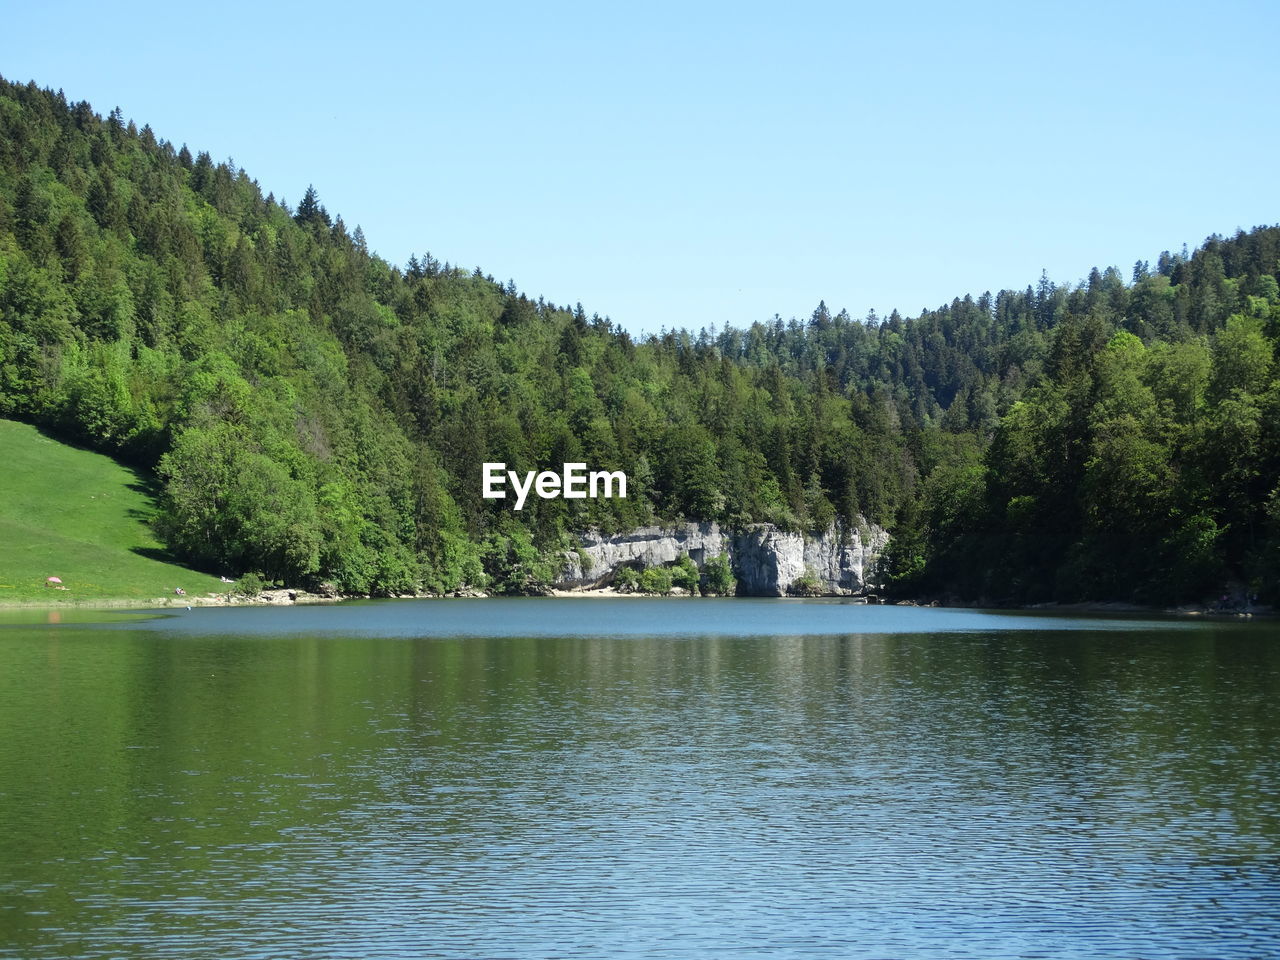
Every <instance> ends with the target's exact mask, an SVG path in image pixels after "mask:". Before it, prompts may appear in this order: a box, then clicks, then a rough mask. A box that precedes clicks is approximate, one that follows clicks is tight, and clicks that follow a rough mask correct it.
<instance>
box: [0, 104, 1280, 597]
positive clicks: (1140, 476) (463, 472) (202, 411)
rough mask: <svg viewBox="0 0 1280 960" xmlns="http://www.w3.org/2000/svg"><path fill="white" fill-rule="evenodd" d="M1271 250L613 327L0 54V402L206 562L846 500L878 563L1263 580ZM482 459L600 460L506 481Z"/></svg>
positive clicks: (316, 574) (1080, 592)
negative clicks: (93, 466) (996, 286)
mask: <svg viewBox="0 0 1280 960" xmlns="http://www.w3.org/2000/svg"><path fill="white" fill-rule="evenodd" d="M1278 272H1280V228H1278V227H1258V228H1255V229H1254V230H1252V231H1250V232H1248V233H1244V232H1240V233H1237V234H1236V235H1235V236H1234V237H1230V238H1223V237H1218V236H1214V237H1211V238H1209V239H1208V240H1207V241H1206V242H1205V243H1204V245H1203V246H1201V247H1200V248H1199V249H1197V250H1195V251H1194V252H1188V251H1187V250H1186V249H1185V248H1184V249H1183V250H1182V252H1181V253H1175V254H1170V253H1167V252H1166V253H1163V254H1161V255H1160V256H1159V257H1158V258H1157V259H1156V261H1155V263H1154V265H1151V264H1149V263H1147V262H1139V263H1137V264H1135V265H1134V266H1133V268H1132V273H1131V274H1129V275H1128V276H1126V275H1124V274H1121V273H1120V272H1119V271H1118V270H1116V269H1114V268H1109V269H1106V270H1102V271H1099V270H1097V269H1095V270H1093V271H1092V272H1091V273H1090V274H1089V275H1088V278H1087V280H1085V281H1083V282H1081V283H1079V284H1073V285H1057V284H1055V283H1053V282H1051V281H1050V280H1049V278H1048V277H1046V276H1041V278H1040V280H1039V282H1038V283H1036V284H1033V285H1031V286H1028V287H1027V288H1026V289H1025V290H1004V291H1000V292H999V293H997V294H994V295H993V294H990V293H984V294H983V295H982V296H980V297H977V298H973V297H969V296H966V297H963V298H960V299H956V300H954V301H952V302H951V303H950V304H947V305H945V306H942V307H939V308H938V309H937V310H932V311H927V312H925V313H923V314H921V315H920V316H918V317H913V318H904V317H902V316H900V315H899V314H898V313H897V312H894V313H892V314H891V315H889V316H887V317H883V318H880V317H876V316H875V315H874V314H873V315H871V316H868V317H866V318H865V319H854V318H852V317H850V316H849V315H848V314H847V313H845V312H843V311H841V312H838V313H832V312H831V311H830V310H828V308H827V307H826V305H825V304H823V303H819V305H818V306H817V308H816V309H815V310H814V311H813V313H812V315H811V316H809V317H807V318H804V319H803V320H796V319H792V320H790V321H786V322H784V321H783V320H781V319H780V318H777V317H775V318H774V319H773V320H772V321H771V322H767V323H753V324H751V325H750V326H745V327H743V328H731V329H726V330H722V331H716V330H714V329H712V330H699V331H697V332H691V331H687V330H676V331H673V332H663V333H662V334H660V335H654V336H648V337H645V338H635V337H632V336H631V335H629V334H628V333H627V332H626V331H624V330H622V329H621V328H619V327H618V326H616V325H614V324H613V323H611V322H610V321H609V320H608V318H602V317H600V316H599V315H596V314H591V315H588V314H587V313H586V311H585V310H584V309H583V308H582V306H581V305H575V306H572V307H570V306H565V305H557V304H552V303H547V302H545V301H544V300H543V299H542V298H536V299H535V298H532V297H530V296H528V295H526V294H525V293H522V292H521V291H519V290H518V289H517V288H516V285H515V284H514V283H513V282H506V283H503V282H501V281H498V280H495V279H494V278H493V277H491V276H487V275H485V274H484V273H483V271H482V270H480V269H479V268H476V269H474V270H472V269H464V268H461V267H459V266H457V265H451V264H449V263H441V262H439V261H438V260H437V259H435V258H434V257H432V256H430V255H429V254H422V255H419V256H414V257H412V258H410V260H409V262H408V263H407V264H405V265H404V266H402V267H401V266H396V265H392V264H389V263H387V262H385V261H384V260H382V259H380V258H379V257H377V256H375V255H373V254H372V253H371V252H370V250H369V247H368V244H367V241H366V238H365V237H364V235H363V233H362V231H361V230H360V229H359V228H358V227H356V228H354V229H351V228H349V227H348V225H347V224H346V223H345V222H344V220H343V218H342V217H340V216H332V215H330V213H329V212H328V211H327V210H326V209H325V207H324V206H323V205H322V204H321V202H320V199H319V197H318V196H317V193H316V191H315V190H314V189H310V188H308V189H307V190H306V192H305V194H304V195H303V196H302V198H301V200H299V201H298V203H297V205H296V207H291V206H290V205H288V204H287V203H285V202H284V201H283V200H278V199H276V198H275V196H274V195H272V194H271V193H266V194H264V193H263V190H262V189H261V188H260V187H259V185H258V184H257V182H256V181H254V180H253V179H251V178H250V176H249V174H248V173H246V172H245V171H244V170H242V169H240V168H238V167H237V166H235V165H234V164H233V163H232V162H229V161H228V162H216V161H214V160H213V159H212V158H211V157H210V155H209V154H208V153H203V152H201V153H197V154H192V153H191V151H190V150H188V149H187V147H186V146H181V147H177V148H175V147H174V145H173V144H171V143H168V142H166V141H164V140H163V139H160V138H158V137H157V136H156V134H155V133H154V132H153V131H152V130H151V129H150V127H148V126H143V127H141V128H140V129H139V128H137V127H136V126H135V124H134V123H132V122H129V121H126V120H125V119H124V118H123V116H122V115H121V112H120V111H119V110H118V109H117V110H116V111H114V112H112V113H111V114H110V115H108V116H107V117H106V118H103V117H101V116H100V115H98V114H96V113H95V112H94V111H93V109H92V108H91V107H90V106H89V104H87V103H84V102H79V103H76V102H71V101H68V100H67V99H66V98H65V96H64V95H63V94H62V93H61V92H56V93H55V92H52V91H48V90H41V89H39V88H37V87H36V86H35V85H34V84H27V85H22V84H14V83H9V82H5V81H2V80H0V416H4V417H11V418H17V419H22V420H27V421H30V422H34V423H37V424H39V425H41V426H42V427H44V428H45V429H47V430H50V431H51V432H54V433H56V434H58V435H60V436H63V437H65V438H67V439H70V440H72V441H74V442H77V443H81V444H84V445H87V446H90V447H93V448H95V449H99V450H103V451H106V452H109V453H112V454H113V455H115V456H118V457H120V458H122V459H125V460H127V461H129V462H131V463H133V464H135V465H137V466H138V467H140V468H142V469H144V470H146V471H148V472H150V473H151V474H152V475H154V476H155V477H156V479H157V484H158V489H159V490H160V499H161V503H162V519H161V530H160V532H161V534H162V536H163V538H164V540H165V542H166V543H167V544H168V546H169V548H170V549H171V550H172V551H173V553H174V554H175V555H177V556H180V557H183V558H186V559H188V560H189V561H191V562H193V563H195V564H197V565H200V566H202V567H205V568H208V569H210V570H212V571H214V572H224V573H230V574H232V575H235V576H238V575H240V574H242V573H245V572H249V571H253V572H257V573H261V574H263V575H264V576H266V577H267V578H270V579H280V580H284V581H286V582H289V583H297V584H308V583H316V582H319V581H326V580H327V581H331V582H334V583H336V584H338V585H339V586H340V587H341V588H342V589H344V590H347V591H352V592H371V593H401V592H408V591H413V590H430V591H446V590H452V589H457V588H459V587H462V586H465V585H473V586H484V587H486V588H488V589H491V590H498V591H510V592H521V591H527V590H531V589H537V588H538V586H539V585H540V584H542V583H544V582H545V581H546V580H547V579H548V578H549V577H550V576H551V575H552V572H553V570H554V563H555V557H556V555H557V552H558V551H560V550H563V549H564V548H565V547H566V546H568V545H570V544H571V542H572V540H571V537H572V534H573V533H574V532H575V531H578V530H582V529H585V528H587V527H599V528H602V529H605V530H618V529H623V528H627V527H631V526H635V525H639V524H645V523H650V522H659V521H673V520H678V519H698V520H717V521H719V522H721V523H724V524H729V525H743V524H748V523H753V522H770V523H774V524H777V525H779V526H781V527H784V528H788V529H794V530H803V529H826V528H829V527H830V526H831V525H832V524H838V525H840V526H842V527H843V528H844V529H851V528H853V527H854V526H855V525H856V524H858V523H861V522H863V520H864V519H865V520H869V521H872V522H876V523H880V524H882V525H884V526H886V527H888V528H889V529H890V531H891V532H892V533H893V534H894V538H895V539H894V542H893V544H892V547H891V551H890V554H889V556H888V557H887V558H886V560H885V570H884V576H885V577H886V578H887V580H888V582H889V584H890V587H891V589H893V590H895V591H897V592H899V593H900V594H903V595H916V596H936V597H943V598H956V599H970V600H984V601H987V602H1035V601H1044V600H1053V599H1056V600H1064V601H1067V600H1078V599H1124V600H1140V601H1147V602H1168V601H1176V600H1182V599H1194V598H1199V597H1202V596H1205V595H1206V594H1216V593H1218V592H1219V591H1222V590H1225V589H1228V587H1229V585H1230V586H1231V587H1234V588H1235V589H1242V590H1249V591H1254V592H1259V593H1261V594H1263V595H1264V596H1267V597H1269V598H1272V599H1275V598H1276V597H1277V588H1278V587H1277V585H1278V584H1280V486H1278V484H1280V426H1278V425H1280V380H1277V369H1276V358H1275V344H1276V340H1277V337H1278V336H1280V287H1278V285H1277V275H1278ZM1126 273H1128V271H1126ZM654 282H655V283H660V282H661V278H655V279H654ZM658 319H660V318H658ZM485 461H505V462H507V463H508V464H509V465H511V466H512V467H513V468H515V469H519V470H529V469H535V468H542V467H544V466H547V465H559V464H561V463H564V462H571V461H582V462H586V463H588V464H590V465H591V466H592V468H593V469H594V468H599V469H611V470H612V469H621V470H625V471H626V472H627V474H628V476H629V480H630V482H629V489H628V494H629V495H628V497H627V498H626V499H611V500H605V499H599V500H572V501H570V500H541V499H536V498H531V500H530V502H529V504H528V505H527V506H526V508H525V509H524V510H523V511H522V512H520V513H516V512H514V511H512V510H511V508H510V505H509V503H508V502H505V501H489V500H484V499H482V498H481V484H480V464H481V463H483V462H485Z"/></svg>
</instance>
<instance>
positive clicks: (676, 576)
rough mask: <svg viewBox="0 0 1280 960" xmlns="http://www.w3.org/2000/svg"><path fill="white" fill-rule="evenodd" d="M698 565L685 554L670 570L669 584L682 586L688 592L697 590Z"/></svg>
mask: <svg viewBox="0 0 1280 960" xmlns="http://www.w3.org/2000/svg"><path fill="white" fill-rule="evenodd" d="M698 579H699V578H698V565H697V564H696V563H694V562H693V560H692V559H690V557H689V555H688V554H685V555H684V556H683V557H681V558H680V559H679V560H677V561H676V565H675V567H674V568H673V569H672V570H671V585H672V586H673V587H683V588H684V589H685V590H688V591H689V592H690V593H697V592H698Z"/></svg>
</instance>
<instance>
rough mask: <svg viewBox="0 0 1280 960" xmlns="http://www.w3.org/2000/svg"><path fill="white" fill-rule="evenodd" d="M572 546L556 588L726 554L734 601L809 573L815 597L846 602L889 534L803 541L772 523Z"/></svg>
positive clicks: (702, 526) (678, 529)
mask: <svg viewBox="0 0 1280 960" xmlns="http://www.w3.org/2000/svg"><path fill="white" fill-rule="evenodd" d="M579 540H580V545H579V548H578V550H576V551H570V552H568V553H566V554H565V566H564V569H563V570H562V571H561V573H560V577H559V579H558V581H557V582H556V586H557V587H560V588H561V589H573V588H575V587H576V588H582V587H600V586H606V585H607V584H609V583H610V582H612V580H613V578H614V575H615V574H616V573H617V571H618V570H619V568H621V567H624V566H631V567H635V568H636V569H643V568H644V567H653V566H661V565H663V564H667V563H672V562H673V561H675V560H677V559H679V558H680V556H681V555H683V554H686V553H687V554H688V555H689V557H690V558H691V559H692V560H693V562H694V563H696V564H697V565H698V567H699V568H701V567H702V566H703V564H705V563H706V561H707V560H709V559H711V558H712V557H717V556H719V555H720V554H722V553H728V555H729V561H730V563H731V564H732V566H733V575H734V576H735V577H737V578H738V592H739V593H740V594H745V595H747V596H753V597H783V596H786V595H787V594H788V592H790V591H791V589H792V587H793V585H796V584H797V581H802V580H803V578H805V577H806V574H808V575H811V576H812V577H813V578H814V581H815V583H814V584H813V586H814V587H815V588H816V591H817V592H820V593H824V594H833V595H838V596H847V595H849V594H854V593H862V592H864V591H866V590H867V589H868V587H869V586H870V585H869V584H868V583H867V577H868V576H869V575H870V574H871V570H872V566H873V564H874V562H875V560H876V558H877V557H879V556H880V554H881V553H883V552H884V548H885V545H886V544H887V543H888V542H889V534H888V533H886V532H885V531H884V530H883V529H881V528H880V527H877V526H875V525H874V524H868V525H860V526H859V527H858V528H856V529H843V530H842V529H840V528H838V527H832V528H831V529H829V530H826V531H825V532H823V533H821V534H808V535H803V534H799V533H787V532H785V531H782V530H779V529H778V528H777V527H775V526H772V525H771V524H757V525H754V526H751V527H747V528H746V529H743V530H733V531H731V530H722V529H721V528H720V526H719V524H715V523H686V524H680V525H678V526H673V527H637V528H636V529H634V530H629V531H627V532H626V533H619V534H614V535H611V536H606V535H603V534H600V533H598V532H595V531H590V532H588V533H585V534H583V535H582V536H581V537H580V538H579Z"/></svg>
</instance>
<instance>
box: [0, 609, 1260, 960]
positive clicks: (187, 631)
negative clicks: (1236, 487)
mask: <svg viewBox="0 0 1280 960" xmlns="http://www.w3.org/2000/svg"><path fill="white" fill-rule="evenodd" d="M1278 639H1280V636H1277V631H1276V628H1275V627H1274V626H1273V625H1270V624H1258V623H1234V622H1232V623H1195V622H1186V621H1167V620H1163V619H1159V618H1151V617H1110V618H1106V619H1102V620H1100V619H1096V618H1088V617H1065V616H1063V617H1043V616H1034V615H1023V614H1000V615H989V614H983V613H979V612H974V611H947V610H922V609H912V608H882V607H867V606H857V605H852V604H847V603H839V602H791V601H723V602H713V601H688V600H683V601H682V600H670V601H645V600H619V601H607V600H565V601H553V600H533V601H497V600H495V601H457V602H438V601H431V602H422V603H417V602H387V603H366V604H356V605H342V606H339V607H321V608H287V609H262V608H242V609H228V610H222V609H204V610H201V609H197V610H193V611H190V612H186V611H178V612H177V614H176V615H173V614H172V613H166V615H165V616H160V617H155V618H153V619H149V620H143V621H137V622H120V621H117V622H114V623H110V624H103V625H89V624H81V623H60V624H43V625H36V624H10V625H6V626H0V724H2V726H0V729H3V731H4V736H3V738H0V956H5V957H15V958H16V957H22V958H54V957H58V958H70V957H75V958H81V957H83V958H88V957H116V956H147V957H159V958H187V957H232V956H234V957H262V958H265V957H299V958H310V957H315V958H321V957H326V958H327V957H333V956H347V957H362V958H363V957H401V956H412V957H450V958H472V957H498V958H505V957H511V958H524V957H530V958H534V957H614V956H617V957H673V958H674V957H682V958H687V957H704V956H705V957H715V956H723V957H770V958H777V957H788V958H789V957H821V956H829V957H886V956H899V957H908V956H932V957H938V956H946V957H968V956H973V957H999V956H1045V957H1097V956H1117V957H1121V956H1123V957H1143V956H1149V957H1205V956H1212V957H1220V958H1229V957H1257V956H1265V955H1276V954H1278V953H1280V749H1278V748H1280V718H1278V717H1277V710H1276V706H1275V705H1276V703H1277V700H1278V695H1280V646H1277V640H1278Z"/></svg>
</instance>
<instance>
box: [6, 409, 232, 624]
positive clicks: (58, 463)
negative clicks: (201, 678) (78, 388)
mask: <svg viewBox="0 0 1280 960" xmlns="http://www.w3.org/2000/svg"><path fill="white" fill-rule="evenodd" d="M155 509H156V508H155V503H154V500H153V498H152V496H151V494H150V492H149V490H148V478H147V477H146V476H145V475H144V474H140V473H138V472H136V471H134V470H131V469H130V468H128V467H126V466H124V465H123V464H120V463H117V462H116V461H115V460H112V459H111V458H110V457H105V456H103V455H101V454H98V453H91V452H89V451H87V450H81V449H78V448H76V447H71V446H68V445H66V444H64V443H59V442H58V441H57V440H53V439H51V438H49V437H47V436H45V435H44V434H42V433H41V432H40V431H39V430H37V429H36V428H35V427H32V426H29V425H28V424H24V423H16V422H14V421H11V420H0V604H6V603H33V602H34V603H50V604H64V603H86V602H88V603H92V602H95V601H109V600H131V601H147V600H153V599H160V598H164V597H174V596H175V594H174V590H175V588H176V587H181V588H182V589H183V590H185V591H186V592H187V593H188V594H191V595H201V594H206V593H220V592H224V591H225V590H226V586H225V585H224V584H223V583H222V582H221V581H219V579H218V578H217V577H213V576H209V575H207V574H203V573H197V572H196V571H194V570H190V569H188V568H187V567H183V566H181V565H179V564H176V563H172V562H169V561H168V560H167V559H165V557H166V554H165V552H164V549H163V547H162V546H161V545H160V543H159V542H158V541H157V540H156V538H155V535H154V534H153V533H152V532H151V528H150V526H149V520H150V519H151V517H152V515H153V514H154V512H155ZM49 577H58V578H60V579H61V580H62V586H63V587H64V588H65V589H61V590H60V589H57V588H56V587H53V586H50V585H48V584H47V582H46V581H47V578H49Z"/></svg>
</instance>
